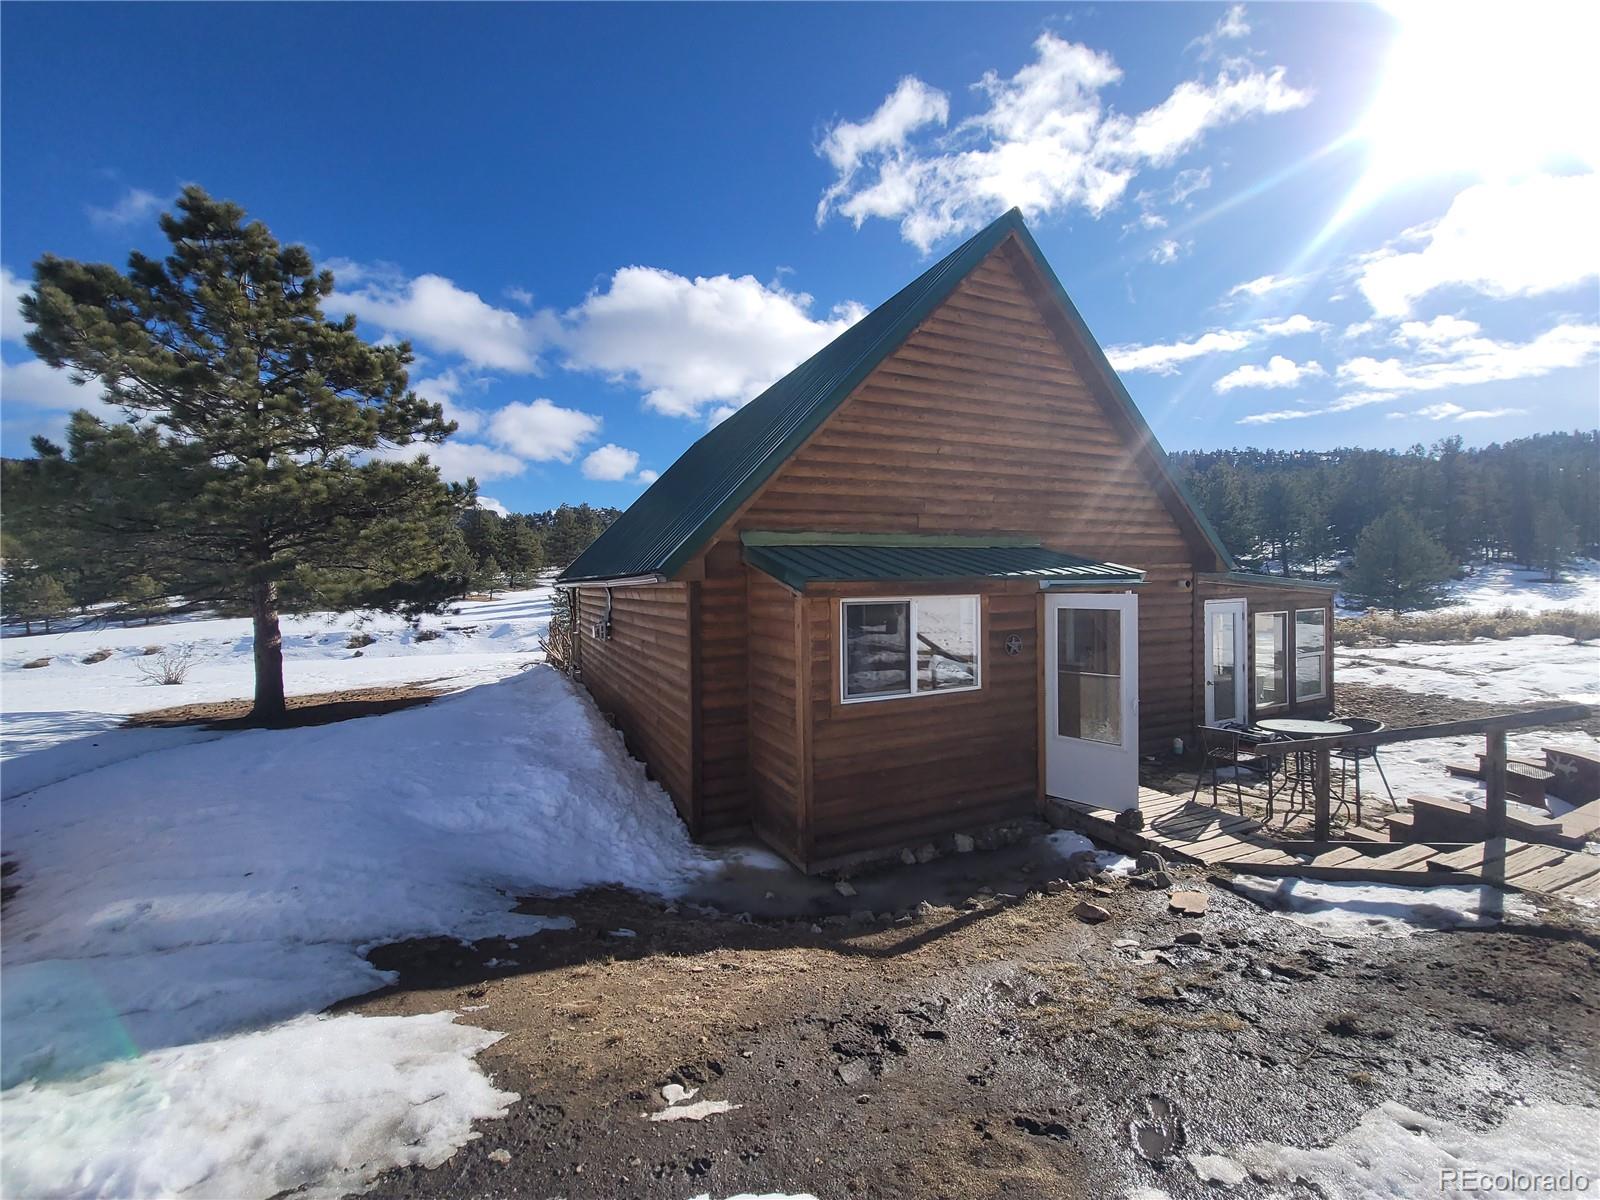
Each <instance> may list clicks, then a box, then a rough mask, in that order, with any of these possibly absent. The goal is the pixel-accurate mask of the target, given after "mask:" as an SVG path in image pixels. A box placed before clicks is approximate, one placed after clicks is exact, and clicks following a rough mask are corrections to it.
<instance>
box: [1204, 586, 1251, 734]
mask: <svg viewBox="0 0 1600 1200" xmlns="http://www.w3.org/2000/svg"><path fill="white" fill-rule="evenodd" d="M1244 638H1245V603H1244V601H1243V600H1207V601H1206V724H1207V725H1215V724H1217V723H1218V722H1219V721H1243V720H1245V717H1246V713H1247V711H1248V710H1247V709H1246V707H1245V703H1246V700H1245V698H1246V695H1247V693H1246V692H1245V685H1246V683H1247V682H1248V680H1247V679H1246V676H1247V675H1248V672H1247V671H1246V670H1245V663H1246V662H1247V661H1248V658H1247V657H1246V653H1245V640H1244Z"/></svg>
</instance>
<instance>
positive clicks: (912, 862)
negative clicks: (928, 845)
mask: <svg viewBox="0 0 1600 1200" xmlns="http://www.w3.org/2000/svg"><path fill="white" fill-rule="evenodd" d="M900 861H901V862H903V863H905V865H906V866H908V867H914V866H916V865H917V855H916V851H914V850H912V849H911V848H910V847H907V848H906V849H904V850H902V851H900Z"/></svg>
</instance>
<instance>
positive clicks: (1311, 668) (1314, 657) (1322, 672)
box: [1294, 608, 1328, 703]
mask: <svg viewBox="0 0 1600 1200" xmlns="http://www.w3.org/2000/svg"><path fill="white" fill-rule="evenodd" d="M1327 694H1328V610H1327V609H1325V608H1301V609H1296V610H1295V614H1294V698H1295V701H1296V703H1298V702H1300V701H1302V700H1321V699H1322V698H1323V697H1324V696H1326V695H1327Z"/></svg>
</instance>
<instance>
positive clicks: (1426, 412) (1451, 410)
mask: <svg viewBox="0 0 1600 1200" xmlns="http://www.w3.org/2000/svg"><path fill="white" fill-rule="evenodd" d="M1522 411H1523V410H1522V409H1520V408H1462V407H1461V405H1459V404H1452V403H1450V402H1449V401H1448V400H1447V401H1443V402H1441V403H1439V404H1430V405H1428V406H1427V407H1425V408H1419V409H1417V411H1416V413H1415V414H1414V415H1416V416H1419V417H1426V418H1427V419H1428V420H1430V421H1487V420H1492V419H1493V418H1495V417H1512V416H1519V415H1521V413H1522ZM1390 415H1391V416H1400V415H1403V414H1399V413H1391V414H1390Z"/></svg>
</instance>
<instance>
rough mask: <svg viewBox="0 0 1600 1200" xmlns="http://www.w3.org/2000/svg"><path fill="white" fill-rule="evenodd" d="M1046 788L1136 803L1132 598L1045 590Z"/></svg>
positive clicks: (1117, 804)
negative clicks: (1046, 591) (1053, 594)
mask: <svg viewBox="0 0 1600 1200" xmlns="http://www.w3.org/2000/svg"><path fill="white" fill-rule="evenodd" d="M1044 604H1045V611H1044V616H1045V791H1046V792H1048V793H1049V794H1050V795H1052V796H1060V797H1062V798H1063V799H1066V800H1078V801H1081V802H1083V803H1085V804H1093V805H1095V806H1097V807H1100V808H1115V809H1124V808H1133V807H1134V806H1135V805H1136V804H1137V803H1138V802H1139V598H1138V597H1137V596H1135V595H1133V594H1132V593H1128V594H1125V595H1115V596H1108V595H1087V594H1085V595H1070V594H1069V595H1061V596H1051V595H1046V596H1045V598H1044Z"/></svg>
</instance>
